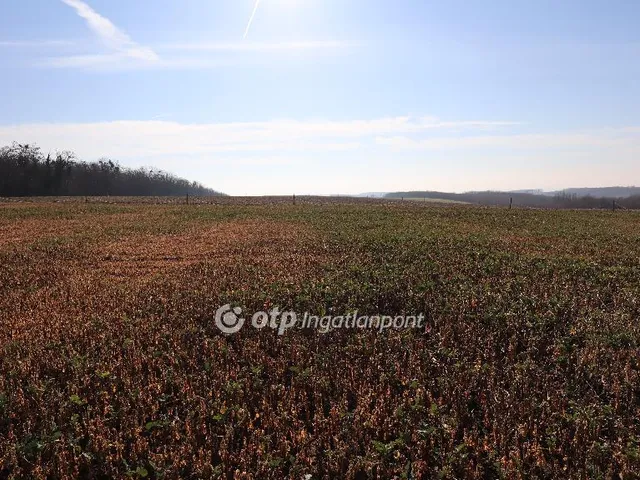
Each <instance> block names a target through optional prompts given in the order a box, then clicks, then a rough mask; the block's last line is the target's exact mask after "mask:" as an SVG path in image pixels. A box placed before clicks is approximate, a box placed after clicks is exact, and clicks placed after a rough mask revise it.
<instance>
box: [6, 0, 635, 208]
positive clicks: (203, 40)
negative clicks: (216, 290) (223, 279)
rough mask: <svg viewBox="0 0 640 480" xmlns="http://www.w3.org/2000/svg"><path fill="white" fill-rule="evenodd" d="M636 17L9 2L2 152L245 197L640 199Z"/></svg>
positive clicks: (514, 1) (578, 7)
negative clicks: (564, 192)
mask: <svg viewBox="0 0 640 480" xmlns="http://www.w3.org/2000/svg"><path fill="white" fill-rule="evenodd" d="M256 3H257V5H256ZM250 18H251V19H252V21H251V23H250V24H249V20H250ZM639 18H640V2H637V1H634V0H625V1H621V0H602V1H596V0H561V1H558V0H553V1H551V0H537V1H534V0H531V1H525V0H508V1H507V0H482V1H481V0H464V1H462V0H447V1H444V0H440V1H431V0H393V1H391V0H261V1H259V2H256V1H255V0H180V1H178V0H135V1H131V0H20V1H17V0H0V98H1V99H2V102H1V105H2V107H1V108H0V145H9V144H11V143H12V142H13V141H17V142H20V143H28V144H37V145H38V146H40V147H41V148H42V149H43V151H45V152H49V151H51V152H55V151H67V150H71V151H74V152H75V153H76V154H77V156H78V157H79V158H81V159H83V160H87V161H92V160H97V159H99V158H111V159H114V160H118V161H119V162H120V164H121V165H123V166H127V167H140V166H151V167H155V168H161V169H163V170H167V171H170V172H172V173H175V174H176V175H179V176H182V177H185V178H188V179H190V180H196V181H198V182H201V183H203V184H204V185H206V186H209V187H211V188H214V189H216V190H219V191H222V192H225V193H228V194H232V195H271V194H278V195H290V194H298V195H302V194H358V193H362V192H386V191H406V190H440V191H456V192H461V191H468V190H487V189H492V190H512V189H525V188H526V189H528V188H532V189H533V188H536V189H537V188H540V189H547V190H554V189H561V188H568V187H595V186H613V185H624V186H629V185H640V81H639V80H638V79H639V78H640V28H638V19H639Z"/></svg>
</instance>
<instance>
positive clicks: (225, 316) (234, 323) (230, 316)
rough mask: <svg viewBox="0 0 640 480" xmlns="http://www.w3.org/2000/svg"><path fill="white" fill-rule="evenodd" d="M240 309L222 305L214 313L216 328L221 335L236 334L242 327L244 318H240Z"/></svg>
mask: <svg viewBox="0 0 640 480" xmlns="http://www.w3.org/2000/svg"><path fill="white" fill-rule="evenodd" d="M241 313H242V309H241V308H240V307H235V308H232V307H231V305H223V306H222V307H220V308H219V309H218V310H217V311H216V327H218V328H219V329H220V331H221V332H222V333H226V334H232V333H238V332H239V331H240V329H241V328H242V326H243V325H244V318H242V317H240V314H241Z"/></svg>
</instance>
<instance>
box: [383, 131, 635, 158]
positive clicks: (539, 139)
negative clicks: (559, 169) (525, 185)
mask: <svg viewBox="0 0 640 480" xmlns="http://www.w3.org/2000/svg"><path fill="white" fill-rule="evenodd" d="M376 144H377V145H381V146H385V147H391V148H394V149H401V150H417V151H420V150H423V151H444V150H467V151H469V150H472V151H486V150H519V151H529V152H536V151H540V150H547V151H548V150H571V151H585V150H589V151H593V150H595V149H605V150H607V149H620V148H635V149H636V150H637V151H639V153H640V129H635V128H619V129H610V128H603V129H597V130H591V131H584V132H568V133H567V132H562V133H529V134H511V135H467V136H447V137H429V138H416V137H410V136H379V137H377V138H376Z"/></svg>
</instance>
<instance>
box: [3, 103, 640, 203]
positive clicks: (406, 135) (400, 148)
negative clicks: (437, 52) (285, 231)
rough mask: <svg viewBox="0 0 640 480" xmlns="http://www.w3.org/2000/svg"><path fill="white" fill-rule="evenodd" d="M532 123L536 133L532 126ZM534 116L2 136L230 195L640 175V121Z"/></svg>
mask: <svg viewBox="0 0 640 480" xmlns="http://www.w3.org/2000/svg"><path fill="white" fill-rule="evenodd" d="M523 130H525V131H526V132H527V133H523ZM531 130H532V126H531V125H526V126H524V125H521V124H517V123H514V122H496V121H448V120H440V119H438V118H436V117H429V116H423V117H410V116H403V117H383V118H374V119H364V120H352V121H331V120H305V121H302V120H286V119H285V120H272V121H264V122H238V123H205V124H202V123H201V124H189V123H179V122H174V121H117V122H101V123H75V124H74V123H65V124H25V125H6V126H0V145H6V144H9V143H11V142H13V141H17V142H21V143H29V144H33V143H36V144H38V145H39V146H40V147H42V148H43V150H44V151H55V150H64V149H70V150H74V151H75V152H76V153H77V154H78V156H79V157H80V158H83V159H85V160H95V159H98V158H100V157H105V156H106V157H111V158H113V159H117V160H120V161H121V162H122V163H123V164H124V165H126V166H132V167H137V166H142V165H153V166H156V167H159V168H164V169H166V170H170V171H173V172H175V173H177V174H180V175H183V176H186V177H189V178H196V179H199V180H202V181H204V182H205V183H207V184H209V185H211V186H213V187H216V188H219V189H221V190H223V191H226V192H228V193H237V194H247V193H274V194H275V193H291V189H292V188H295V189H296V192H300V193H309V192H319V193H335V192H358V191H385V190H386V191H393V190H407V189H409V190H410V189H440V190H454V191H459V190H468V189H485V188H494V189H516V188H534V187H539V188H550V189H553V188H564V187H566V186H568V185H596V184H600V185H605V184H611V185H615V184H626V183H628V182H629V178H640V177H638V175H640V167H639V166H638V162H637V159H638V158H640V127H638V126H628V127H620V128H599V129H591V130H583V131H555V132H546V131H538V132H531Z"/></svg>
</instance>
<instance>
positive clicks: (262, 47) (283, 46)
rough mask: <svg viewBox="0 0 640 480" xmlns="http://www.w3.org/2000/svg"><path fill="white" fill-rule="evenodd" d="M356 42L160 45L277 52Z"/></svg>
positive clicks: (348, 45)
mask: <svg viewBox="0 0 640 480" xmlns="http://www.w3.org/2000/svg"><path fill="white" fill-rule="evenodd" d="M355 46H357V44H354V43H349V42H341V41H335V40H314V41H304V42H273V43H261V42H236V43H229V42H200V43H172V44H166V45H161V46H160V47H159V48H161V49H163V50H183V51H195V52H278V51H287V50H325V49H326V50H330V49H341V48H348V47H355Z"/></svg>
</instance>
